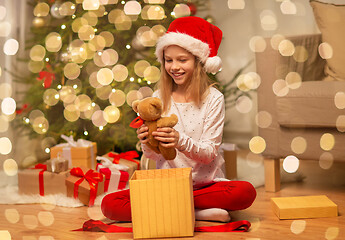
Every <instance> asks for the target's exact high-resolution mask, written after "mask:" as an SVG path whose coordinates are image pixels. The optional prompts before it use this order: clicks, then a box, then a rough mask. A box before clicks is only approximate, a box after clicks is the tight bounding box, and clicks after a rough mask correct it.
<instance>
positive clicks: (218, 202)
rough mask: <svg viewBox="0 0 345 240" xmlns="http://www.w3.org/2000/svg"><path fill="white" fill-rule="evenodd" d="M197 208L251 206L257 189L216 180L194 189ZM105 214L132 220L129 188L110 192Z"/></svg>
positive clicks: (112, 217) (106, 198) (241, 183)
mask: <svg viewBox="0 0 345 240" xmlns="http://www.w3.org/2000/svg"><path fill="white" fill-rule="evenodd" d="M193 196H194V207H195V208H196V209H207V208H222V209H225V210H228V211H235V210H242V209H246V208H248V207H250V206H251V205H252V203H253V202H254V200H255V197H256V190H255V188H254V187H253V186H252V185H251V184H250V183H249V182H245V181H224V182H215V183H212V184H210V185H208V186H206V187H203V188H201V189H198V190H194V191H193ZM101 208H102V212H103V215H104V216H106V217H107V218H109V219H112V220H117V221H131V205H130V196H129V189H127V190H123V191H119V192H114V193H109V194H108V195H106V196H105V197H104V198H103V201H102V205H101Z"/></svg>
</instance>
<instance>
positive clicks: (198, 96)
mask: <svg viewBox="0 0 345 240" xmlns="http://www.w3.org/2000/svg"><path fill="white" fill-rule="evenodd" d="M214 84H215V83H212V82H211V79H210V78H209V77H208V75H207V73H206V71H205V69H204V66H203V64H202V63H201V62H200V61H199V60H198V58H195V68H194V71H193V75H192V78H191V79H190V80H189V86H188V88H187V90H186V91H187V96H186V99H188V100H190V101H192V102H193V103H194V104H195V105H196V106H200V105H201V103H202V101H203V100H204V98H205V96H206V95H207V93H208V90H209V87H210V86H213V85H214ZM176 86H177V85H176V84H175V82H174V80H173V79H172V78H171V76H170V75H169V74H168V73H167V71H166V70H165V67H164V61H163V63H162V65H161V76H160V81H159V82H158V89H159V90H160V97H161V99H162V102H163V112H164V113H166V112H168V110H169V109H170V106H171V96H172V92H173V90H174V89H175V88H176Z"/></svg>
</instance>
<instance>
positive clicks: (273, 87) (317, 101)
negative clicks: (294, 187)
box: [256, 34, 345, 192]
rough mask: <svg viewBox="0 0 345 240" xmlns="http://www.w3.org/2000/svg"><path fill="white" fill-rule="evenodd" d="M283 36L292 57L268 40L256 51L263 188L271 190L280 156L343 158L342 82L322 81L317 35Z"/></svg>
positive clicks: (275, 186)
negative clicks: (264, 122)
mask: <svg viewBox="0 0 345 240" xmlns="http://www.w3.org/2000/svg"><path fill="white" fill-rule="evenodd" d="M285 40H288V41H290V42H287V43H292V44H293V45H291V44H290V46H292V47H293V49H294V50H295V51H294V54H292V55H291V56H286V54H281V53H280V51H279V50H276V49H273V48H272V45H271V40H270V39H266V45H267V47H266V49H265V51H263V52H258V53H256V68H257V73H258V74H259V75H260V77H261V84H260V86H259V88H258V113H259V115H258V116H260V113H261V114H262V116H266V120H267V121H269V123H268V124H263V125H260V124H259V136H260V137H262V138H263V139H264V140H265V142H266V148H265V150H264V152H263V153H262V155H263V157H264V167H265V189H266V191H271V192H276V191H279V190H280V159H282V158H285V157H287V156H288V155H294V156H296V157H297V158H298V159H299V160H316V161H319V160H321V161H324V160H326V161H342V162H345V147H344V146H345V133H344V132H345V111H344V109H345V81H324V80H323V79H324V77H325V75H324V67H325V64H326V60H324V59H322V58H321V57H320V56H319V51H318V48H319V44H320V43H321V42H322V40H321V34H313V35H303V36H302V35H300V36H294V37H289V38H286V39H285ZM273 46H274V45H273ZM283 55H285V56H283ZM263 113H264V114H263Z"/></svg>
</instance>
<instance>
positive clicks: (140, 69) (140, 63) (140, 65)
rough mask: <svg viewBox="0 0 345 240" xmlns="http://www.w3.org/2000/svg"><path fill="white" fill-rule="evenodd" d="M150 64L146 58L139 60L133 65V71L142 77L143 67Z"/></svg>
mask: <svg viewBox="0 0 345 240" xmlns="http://www.w3.org/2000/svg"><path fill="white" fill-rule="evenodd" d="M150 66H151V65H150V63H149V62H148V61H146V60H139V61H138V62H136V63H135V65H134V72H135V74H136V75H138V76H139V77H144V72H145V69H146V68H148V67H150Z"/></svg>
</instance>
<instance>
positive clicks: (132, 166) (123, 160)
mask: <svg viewBox="0 0 345 240" xmlns="http://www.w3.org/2000/svg"><path fill="white" fill-rule="evenodd" d="M102 157H105V158H108V159H109V160H110V161H112V162H113V163H114V164H119V165H124V166H127V167H128V169H127V170H123V169H119V170H123V171H126V172H128V174H129V178H130V177H131V176H132V175H133V173H134V171H135V170H139V169H140V161H139V160H137V159H135V158H137V157H139V154H138V153H137V152H136V151H128V152H123V153H114V152H109V153H107V154H105V155H103V156H102Z"/></svg>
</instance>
